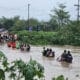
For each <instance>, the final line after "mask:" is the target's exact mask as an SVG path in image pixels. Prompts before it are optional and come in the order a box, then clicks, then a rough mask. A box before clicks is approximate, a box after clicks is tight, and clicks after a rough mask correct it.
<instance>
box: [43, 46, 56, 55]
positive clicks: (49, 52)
mask: <svg viewBox="0 0 80 80" xmlns="http://www.w3.org/2000/svg"><path fill="white" fill-rule="evenodd" d="M42 53H43V56H46V57H55V52H54V51H52V49H51V48H47V49H45V47H43V52H42Z"/></svg>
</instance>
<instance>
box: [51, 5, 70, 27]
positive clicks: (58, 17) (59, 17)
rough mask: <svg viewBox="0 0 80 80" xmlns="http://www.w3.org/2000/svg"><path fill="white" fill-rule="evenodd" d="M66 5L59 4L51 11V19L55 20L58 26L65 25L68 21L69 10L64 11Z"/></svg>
mask: <svg viewBox="0 0 80 80" xmlns="http://www.w3.org/2000/svg"><path fill="white" fill-rule="evenodd" d="M65 8H66V6H65V5H64V4H59V8H55V9H54V10H52V13H54V14H50V16H51V19H52V20H55V22H56V23H57V24H58V27H61V26H65V25H66V24H68V22H69V18H70V15H69V12H67V11H65Z"/></svg>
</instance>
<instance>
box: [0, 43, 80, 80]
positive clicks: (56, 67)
mask: <svg viewBox="0 0 80 80" xmlns="http://www.w3.org/2000/svg"><path fill="white" fill-rule="evenodd" d="M46 48H52V50H54V51H55V58H46V57H43V56H42V53H41V52H42V50H43V46H31V51H30V52H21V51H20V50H17V49H12V48H8V47H7V45H6V44H5V45H0V50H1V51H3V52H4V53H5V55H6V56H7V57H8V59H9V61H13V60H16V59H22V60H24V61H25V62H27V61H29V60H30V57H32V59H34V60H37V61H38V62H39V63H41V64H42V65H43V66H44V68H45V80H51V79H52V77H53V76H55V77H56V76H58V75H61V74H62V75H64V76H65V77H68V78H69V80H80V47H73V46H46ZM64 49H67V50H70V51H71V53H72V55H73V63H72V64H67V63H60V62H58V61H57V60H56V58H57V57H59V56H60V55H61V53H62V52H63V51H64ZM77 75H79V76H77Z"/></svg>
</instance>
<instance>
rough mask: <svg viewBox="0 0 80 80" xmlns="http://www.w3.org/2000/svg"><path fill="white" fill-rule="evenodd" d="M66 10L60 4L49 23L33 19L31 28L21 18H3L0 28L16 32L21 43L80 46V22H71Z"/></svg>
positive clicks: (0, 20)
mask: <svg viewBox="0 0 80 80" xmlns="http://www.w3.org/2000/svg"><path fill="white" fill-rule="evenodd" d="M65 9H66V6H65V5H64V4H59V7H58V8H55V9H53V10H51V14H50V17H51V19H50V20H49V21H47V22H44V21H38V20H37V19H33V18H31V19H29V26H28V20H21V19H20V18H19V16H16V17H14V18H10V19H7V18H5V17H2V18H0V28H5V29H7V30H9V31H15V32H16V33H18V35H19V39H20V40H21V41H24V42H27V43H30V44H39V45H42V44H43V45H44V44H48V45H53V44H59V45H65V44H68V45H80V21H77V20H71V19H70V15H69V12H68V11H66V10H65ZM25 30H26V31H25ZM28 31H29V32H28ZM15 32H14V33H15Z"/></svg>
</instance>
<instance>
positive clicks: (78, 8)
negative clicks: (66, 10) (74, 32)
mask: <svg viewBox="0 0 80 80" xmlns="http://www.w3.org/2000/svg"><path fill="white" fill-rule="evenodd" d="M75 6H76V7H77V25H78V26H79V17H80V15H79V12H80V0H78V4H76V5H75Z"/></svg>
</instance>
